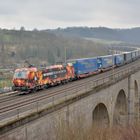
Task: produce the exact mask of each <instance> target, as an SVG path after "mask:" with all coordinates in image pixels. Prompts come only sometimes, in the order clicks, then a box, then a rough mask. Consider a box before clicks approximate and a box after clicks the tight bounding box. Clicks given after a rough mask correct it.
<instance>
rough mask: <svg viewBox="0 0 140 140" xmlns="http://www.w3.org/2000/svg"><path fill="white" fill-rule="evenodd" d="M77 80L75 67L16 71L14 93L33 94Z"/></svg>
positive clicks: (56, 66) (57, 66) (55, 66)
mask: <svg viewBox="0 0 140 140" xmlns="http://www.w3.org/2000/svg"><path fill="white" fill-rule="evenodd" d="M74 78H75V74H74V68H73V66H71V65H69V64H67V65H66V66H63V65H53V66H49V67H47V68H45V69H43V70H37V68H34V67H30V68H21V69H16V70H15V74H14V77H13V90H14V91H24V92H25V91H27V92H32V91H36V90H38V89H44V88H47V87H49V86H54V85H57V84H61V83H66V82H68V81H71V80H73V79H74Z"/></svg>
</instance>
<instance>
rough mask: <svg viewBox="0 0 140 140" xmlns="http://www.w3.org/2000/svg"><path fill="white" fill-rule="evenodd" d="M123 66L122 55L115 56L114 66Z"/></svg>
mask: <svg viewBox="0 0 140 140" xmlns="http://www.w3.org/2000/svg"><path fill="white" fill-rule="evenodd" d="M123 64H124V54H115V65H116V66H121V65H123Z"/></svg>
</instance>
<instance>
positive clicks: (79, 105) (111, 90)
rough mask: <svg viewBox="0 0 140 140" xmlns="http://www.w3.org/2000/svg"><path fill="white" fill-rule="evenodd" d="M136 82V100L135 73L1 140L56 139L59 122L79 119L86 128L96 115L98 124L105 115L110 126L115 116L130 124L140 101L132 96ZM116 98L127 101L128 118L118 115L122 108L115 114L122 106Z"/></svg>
mask: <svg viewBox="0 0 140 140" xmlns="http://www.w3.org/2000/svg"><path fill="white" fill-rule="evenodd" d="M135 81H136V82H137V85H138V98H139V83H140V72H137V73H135V74H134V75H131V76H130V77H128V78H126V79H124V80H122V81H120V82H118V83H116V84H114V85H112V86H109V87H108V88H106V89H103V90H101V91H99V92H97V93H93V94H92V95H90V96H88V97H86V98H83V99H81V100H79V101H77V102H75V103H73V104H71V105H69V106H67V107H64V108H63V109H61V110H59V111H56V112H54V113H51V114H48V115H46V116H44V117H42V118H40V119H37V120H35V121H33V122H30V123H29V124H27V125H24V126H22V127H19V128H16V129H14V130H12V131H10V132H8V133H7V134H4V135H3V136H2V138H1V139H2V140H4V139H12V138H14V137H16V139H18V140H38V139H44V140H45V139H51V140H52V139H55V134H56V131H55V130H56V127H57V124H58V123H61V120H65V122H66V123H67V124H69V123H71V122H73V121H74V120H76V119H77V118H78V117H81V118H82V119H83V124H84V125H85V127H86V126H87V127H90V126H91V125H93V124H94V121H93V116H95V118H96V119H98V118H99V121H100V119H102V116H103V114H104V113H105V112H107V114H108V119H109V125H112V124H113V121H114V118H113V117H114V113H116V114H117V115H118V118H119V119H120V118H123V119H127V121H128V119H130V120H129V122H132V121H133V120H134V119H135V114H136V113H135V108H136V103H138V101H139V100H138V99H137V98H136V97H135V84H134V83H135ZM120 91H121V92H120ZM91 92H92V91H91ZM120 93H121V94H120ZM118 95H121V96H123V95H124V96H123V97H124V98H125V99H126V102H124V104H125V103H126V105H127V108H126V111H127V116H125V117H124V116H122V114H121V113H122V112H119V111H123V109H124V108H122V109H118V112H117V111H116V107H118V108H121V105H117V104H119V102H120V101H119V99H117V98H118ZM121 96H120V97H121ZM117 100H118V102H117ZM98 105H99V108H98ZM95 109H97V111H95V112H94V110H95ZM98 110H99V111H98ZM94 113H96V114H94ZM119 113H120V114H119ZM138 114H139V113H138ZM119 115H120V116H119ZM128 115H129V116H128ZM82 119H81V120H82Z"/></svg>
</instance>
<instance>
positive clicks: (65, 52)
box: [65, 47, 67, 64]
mask: <svg viewBox="0 0 140 140" xmlns="http://www.w3.org/2000/svg"><path fill="white" fill-rule="evenodd" d="M66 61H67V48H66V47H65V64H66Z"/></svg>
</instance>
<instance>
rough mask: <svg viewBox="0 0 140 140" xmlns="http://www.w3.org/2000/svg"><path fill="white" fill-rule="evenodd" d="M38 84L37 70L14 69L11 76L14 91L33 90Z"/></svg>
mask: <svg viewBox="0 0 140 140" xmlns="http://www.w3.org/2000/svg"><path fill="white" fill-rule="evenodd" d="M37 82H38V77H37V68H21V69H16V70H15V74H14V76H13V87H12V89H13V90H14V91H29V90H33V89H34V88H35V86H36V84H37Z"/></svg>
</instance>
